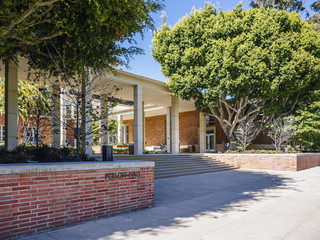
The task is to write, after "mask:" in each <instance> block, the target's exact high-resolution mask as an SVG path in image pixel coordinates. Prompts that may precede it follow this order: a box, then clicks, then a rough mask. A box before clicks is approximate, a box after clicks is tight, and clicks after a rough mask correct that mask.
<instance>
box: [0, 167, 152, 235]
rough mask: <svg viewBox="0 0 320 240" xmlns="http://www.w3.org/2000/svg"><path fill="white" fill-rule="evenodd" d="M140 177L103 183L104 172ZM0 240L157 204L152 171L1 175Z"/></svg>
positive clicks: (144, 169)
mask: <svg viewBox="0 0 320 240" xmlns="http://www.w3.org/2000/svg"><path fill="white" fill-rule="evenodd" d="M119 171H121V172H125V171H140V172H141V177H138V178H123V179H117V180H105V173H109V172H119ZM0 193H1V196H0V239H7V238H11V237H16V236H21V235H25V234H31V233H35V232H39V231H44V230H47V229H53V228H56V227H60V226H66V225H69V224H75V223H80V222H84V221H87V220H92V219H96V218H99V217H105V216H109V215H113V214H117V213H121V212H125V211H130V210H135V209H140V208H145V207H151V206H152V205H153V203H154V173H153V168H152V167H144V168H131V169H112V170H100V169H99V170H83V171H69V172H50V173H31V174H11V175H0Z"/></svg>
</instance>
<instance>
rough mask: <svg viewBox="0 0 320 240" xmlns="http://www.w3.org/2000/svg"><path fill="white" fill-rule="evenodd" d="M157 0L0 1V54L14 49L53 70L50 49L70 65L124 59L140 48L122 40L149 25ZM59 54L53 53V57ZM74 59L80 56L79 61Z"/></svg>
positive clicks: (9, 55)
mask: <svg viewBox="0 0 320 240" xmlns="http://www.w3.org/2000/svg"><path fill="white" fill-rule="evenodd" d="M161 8H162V0H113V1H109V0H91V1H87V0H43V1H42V0H21V1H13V0H6V1H2V2H1V3H0V59H1V60H3V61H9V60H12V59H15V58H16V54H17V53H19V54H21V55H23V56H26V57H28V58H29V57H31V60H30V61H31V62H33V63H35V66H37V67H39V68H43V69H47V68H48V69H49V70H53V69H54V68H55V67H56V66H54V67H53V66H52V65H48V58H52V56H50V55H58V54H60V55H61V56H62V57H64V56H67V59H68V61H67V64H68V66H67V67H68V69H69V70H70V71H75V72H77V71H78V72H79V71H82V68H83V64H85V65H86V66H87V67H90V68H93V70H95V69H96V70H100V69H108V68H112V67H113V66H115V65H118V64H125V63H126V60H127V59H128V57H130V56H132V54H135V53H141V52H142V50H141V49H140V48H137V47H130V46H129V47H128V46H125V45H124V44H123V43H124V42H129V43H134V42H135V41H134V36H135V35H136V34H141V35H142V36H143V32H144V30H145V29H148V28H152V27H153V20H152V18H151V15H150V14H151V13H153V12H156V11H158V10H160V9H161ZM61 56H59V57H57V62H56V63H60V64H63V63H61V62H59V59H60V58H61ZM80 60H82V62H81V63H80Z"/></svg>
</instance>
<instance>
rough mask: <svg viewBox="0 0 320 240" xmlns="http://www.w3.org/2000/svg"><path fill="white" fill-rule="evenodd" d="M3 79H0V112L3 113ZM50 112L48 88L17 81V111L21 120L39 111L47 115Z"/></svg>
mask: <svg viewBox="0 0 320 240" xmlns="http://www.w3.org/2000/svg"><path fill="white" fill-rule="evenodd" d="M4 98H5V96H4V78H0V112H4ZM50 110H51V101H50V92H49V89H48V87H46V86H43V85H40V84H36V83H30V82H24V81H18V111H19V115H20V116H21V118H22V119H23V120H25V119H26V118H28V117H30V116H33V115H36V114H37V112H38V111H41V114H42V115H47V114H49V113H50Z"/></svg>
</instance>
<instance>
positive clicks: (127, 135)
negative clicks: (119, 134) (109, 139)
mask: <svg viewBox="0 0 320 240" xmlns="http://www.w3.org/2000/svg"><path fill="white" fill-rule="evenodd" d="M125 133H126V135H125V140H126V143H129V125H126V132H125Z"/></svg>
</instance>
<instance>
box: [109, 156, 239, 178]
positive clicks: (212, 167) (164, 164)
mask: <svg viewBox="0 0 320 240" xmlns="http://www.w3.org/2000/svg"><path fill="white" fill-rule="evenodd" d="M114 158H115V160H142V161H153V162H155V169H154V178H155V179H159V178H169V177H177V176H185V175H193V174H201V173H209V172H220V171H226V170H231V169H236V168H235V167H233V166H231V165H228V164H226V163H223V162H220V161H217V160H214V159H212V158H209V157H206V156H204V155H203V154H181V155H170V154H145V155H139V156H132V155H118V156H117V155H114Z"/></svg>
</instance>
